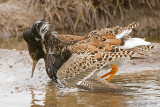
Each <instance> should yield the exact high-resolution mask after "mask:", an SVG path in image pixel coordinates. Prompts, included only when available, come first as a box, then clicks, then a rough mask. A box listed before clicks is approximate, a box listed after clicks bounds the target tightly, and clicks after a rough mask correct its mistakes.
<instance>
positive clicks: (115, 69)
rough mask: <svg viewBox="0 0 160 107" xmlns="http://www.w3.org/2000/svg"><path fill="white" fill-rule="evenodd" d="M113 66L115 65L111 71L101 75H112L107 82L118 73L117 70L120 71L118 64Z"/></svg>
mask: <svg viewBox="0 0 160 107" xmlns="http://www.w3.org/2000/svg"><path fill="white" fill-rule="evenodd" d="M111 66H112V67H113V68H112V70H111V71H110V72H109V73H107V74H105V75H103V76H101V78H105V77H107V76H108V75H110V77H109V78H108V79H107V82H109V81H110V80H111V79H112V77H113V76H114V75H115V74H116V73H117V71H118V67H117V66H116V65H113V64H111Z"/></svg>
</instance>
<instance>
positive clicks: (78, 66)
mask: <svg viewBox="0 0 160 107" xmlns="http://www.w3.org/2000/svg"><path fill="white" fill-rule="evenodd" d="M86 46H87V47H86ZM75 48H78V49H77V50H76V53H73V54H72V56H71V57H70V58H69V60H68V61H67V62H65V63H64V64H63V65H62V67H61V68H60V69H59V70H58V73H57V77H58V79H59V80H60V81H61V82H62V84H63V85H65V86H67V87H69V88H71V87H77V88H81V89H87V90H95V91H96V90H97V91H99V90H102V91H104V90H107V88H108V90H110V89H121V88H122V87H120V86H118V85H113V84H110V83H107V82H105V81H103V80H101V79H98V78H95V77H96V76H95V75H96V73H97V72H99V70H101V69H103V68H104V67H106V66H108V65H110V63H112V62H113V61H116V60H120V59H123V58H129V57H130V56H131V55H132V54H133V52H132V51H125V50H123V49H118V48H113V49H112V51H113V50H114V51H113V52H107V53H102V52H100V51H99V50H98V49H97V48H95V47H93V46H92V45H84V46H82V45H81V46H77V47H74V49H75ZM98 87H99V88H98Z"/></svg>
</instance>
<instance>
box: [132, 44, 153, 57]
mask: <svg viewBox="0 0 160 107" xmlns="http://www.w3.org/2000/svg"><path fill="white" fill-rule="evenodd" d="M155 48H156V47H155V46H153V45H144V46H137V47H134V48H132V49H129V50H131V51H133V52H134V53H137V54H139V55H148V54H149V53H150V52H152V51H153V50H154V49H155Z"/></svg>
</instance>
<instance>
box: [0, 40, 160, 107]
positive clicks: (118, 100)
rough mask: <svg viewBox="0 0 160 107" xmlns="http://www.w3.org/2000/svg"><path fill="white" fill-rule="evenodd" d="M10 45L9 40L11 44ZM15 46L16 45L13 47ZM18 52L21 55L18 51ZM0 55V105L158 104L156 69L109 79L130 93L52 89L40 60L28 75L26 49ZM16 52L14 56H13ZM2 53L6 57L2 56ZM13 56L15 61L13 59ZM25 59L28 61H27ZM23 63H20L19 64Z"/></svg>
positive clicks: (125, 106) (128, 106) (145, 106)
mask: <svg viewBox="0 0 160 107" xmlns="http://www.w3.org/2000/svg"><path fill="white" fill-rule="evenodd" d="M0 42H1V43H0V48H7V49H16V50H24V49H27V45H26V43H25V42H24V41H21V40H20V41H19V42H15V41H14V40H9V41H8V42H6V41H0ZM12 42H13V44H12V45H10V43H12ZM15 47H16V48H15ZM19 53H21V54H19ZM9 54H10V52H9V53H8V54H6V55H0V60H1V61H2V62H3V63H2V62H0V68H2V69H0V106H2V107H30V106H32V107H37V106H47V107H48V106H52V107H159V106H160V82H159V81H160V70H154V71H151V70H148V71H143V72H138V73H137V72H135V73H131V74H127V73H126V74H119V75H116V76H114V78H113V79H112V80H111V81H110V82H111V83H115V84H118V85H122V86H124V87H128V88H130V89H135V91H133V92H121V93H120V92H119V93H116V92H115V93H113V92H103V93H102V92H99V93H98V92H97V93H95V92H68V93H64V92H62V91H60V90H59V89H58V88H56V87H55V86H54V84H53V81H51V80H50V79H49V78H48V77H47V75H46V73H45V72H44V65H43V62H42V61H40V63H39V64H38V67H37V69H36V70H35V75H34V78H30V72H29V73H28V71H29V70H31V60H30V58H29V56H26V55H28V52H27V51H24V52H18V51H15V53H14V54H13V55H11V56H9ZM17 55H19V56H18V58H17ZM4 56H7V57H5V58H4V59H3V57H4ZM14 58H16V60H15V59H14ZM28 59H29V60H28ZM22 64H23V66H22Z"/></svg>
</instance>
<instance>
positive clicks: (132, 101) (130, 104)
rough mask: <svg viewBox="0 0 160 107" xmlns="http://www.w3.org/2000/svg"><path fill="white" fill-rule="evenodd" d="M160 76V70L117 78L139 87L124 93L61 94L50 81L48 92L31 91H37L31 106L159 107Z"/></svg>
mask: <svg viewBox="0 0 160 107" xmlns="http://www.w3.org/2000/svg"><path fill="white" fill-rule="evenodd" d="M159 75H160V70H157V71H144V72H142V73H140V74H137V73H134V74H133V75H121V76H118V78H117V77H115V79H114V80H112V82H113V83H116V84H119V85H123V86H126V87H129V88H132V89H137V90H136V91H135V92H123V93H111V92H106V93H93V92H69V93H66V94H64V95H58V94H57V93H58V92H59V90H58V89H57V88H56V87H54V86H53V82H52V81H50V82H48V85H46V88H45V92H42V93H40V92H37V91H35V90H32V91H33V92H32V94H34V95H32V98H33V100H32V105H42V106H43V105H45V106H52V107H97V106H98V107H99V106H101V107H103V106H105V107H106V106H107V107H134V106H141V107H147V106H148V107H149V106H154V107H156V106H157V107H158V106H160V102H159V101H160V83H159V81H160V76H159ZM133 80H134V81H133ZM44 93H45V94H44ZM36 96H37V97H36Z"/></svg>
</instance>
